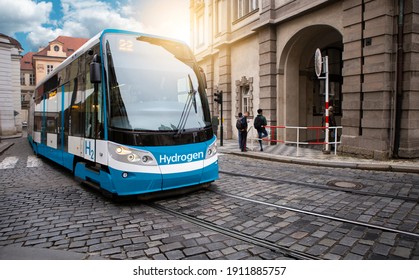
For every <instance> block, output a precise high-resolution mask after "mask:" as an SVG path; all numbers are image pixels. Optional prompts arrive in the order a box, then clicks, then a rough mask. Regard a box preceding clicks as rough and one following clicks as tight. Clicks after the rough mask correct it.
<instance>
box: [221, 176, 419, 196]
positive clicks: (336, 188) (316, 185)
mask: <svg viewBox="0 0 419 280" xmlns="http://www.w3.org/2000/svg"><path fill="white" fill-rule="evenodd" d="M219 173H221V174H226V175H229V176H235V177H244V178H249V179H255V180H264V181H271V182H277V183H281V184H292V185H298V186H304V187H309V188H314V189H323V190H334V191H342V192H346V193H351V194H357V195H369V196H378V197H385V198H391V199H401V200H404V201H409V202H415V203H418V202H419V198H414V197H409V196H402V195H392V194H385V193H373V192H369V191H366V190H357V189H351V188H341V187H334V186H330V185H320V184H314V183H306V182H298V181H292V180H286V179H275V178H269V177H262V176H254V175H248V174H242V173H234V172H230V171H221V170H220V171H219Z"/></svg>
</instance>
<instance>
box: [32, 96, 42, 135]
mask: <svg viewBox="0 0 419 280" xmlns="http://www.w3.org/2000/svg"><path fill="white" fill-rule="evenodd" d="M33 129H34V131H39V132H40V131H41V130H42V98H38V99H36V100H35V112H34V122H33Z"/></svg>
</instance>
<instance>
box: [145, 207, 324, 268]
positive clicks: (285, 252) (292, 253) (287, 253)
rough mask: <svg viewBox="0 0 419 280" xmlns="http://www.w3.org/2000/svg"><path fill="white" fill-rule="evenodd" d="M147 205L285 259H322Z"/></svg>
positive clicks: (166, 209)
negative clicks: (272, 252)
mask: <svg viewBox="0 0 419 280" xmlns="http://www.w3.org/2000/svg"><path fill="white" fill-rule="evenodd" d="M147 205H148V206H149V207H151V208H153V209H156V210H158V211H161V212H164V213H166V214H169V215H172V216H175V217H178V218H180V219H182V220H185V221H188V222H190V223H193V224H195V225H198V226H201V227H203V228H206V229H209V230H212V231H215V232H218V233H220V234H224V235H226V236H229V237H232V238H235V239H238V240H241V241H244V242H247V243H250V244H253V245H256V246H260V247H263V248H267V249H269V250H271V251H274V252H277V253H280V254H282V255H284V256H285V257H289V258H292V259H296V260H319V259H320V258H319V257H317V256H313V255H310V254H306V253H304V252H299V251H297V250H292V249H290V248H288V247H286V246H281V245H278V244H275V243H273V242H270V241H267V240H264V239H261V238H257V237H254V236H251V235H249V234H245V233H243V232H240V231H237V230H234V229H229V228H226V227H222V226H219V225H216V224H214V223H212V222H209V221H206V220H204V219H200V218H198V217H194V216H192V215H188V214H184V213H182V212H180V211H176V210H173V209H170V208H168V207H165V206H162V205H160V204H156V203H147Z"/></svg>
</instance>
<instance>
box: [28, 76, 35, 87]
mask: <svg viewBox="0 0 419 280" xmlns="http://www.w3.org/2000/svg"><path fill="white" fill-rule="evenodd" d="M29 85H31V86H34V85H35V74H29Z"/></svg>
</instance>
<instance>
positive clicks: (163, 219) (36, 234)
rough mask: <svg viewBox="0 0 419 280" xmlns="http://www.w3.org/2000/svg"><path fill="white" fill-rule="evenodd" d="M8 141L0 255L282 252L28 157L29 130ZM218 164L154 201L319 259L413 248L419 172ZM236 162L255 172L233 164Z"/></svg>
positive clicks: (2, 166)
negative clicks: (212, 176)
mask: <svg viewBox="0 0 419 280" xmlns="http://www.w3.org/2000/svg"><path fill="white" fill-rule="evenodd" d="M13 142H14V145H13V146H12V147H10V148H9V149H8V150H7V151H6V152H4V153H3V154H2V155H0V256H1V250H5V249H7V248H10V247H15V248H16V247H23V248H32V249H33V248H35V249H37V248H38V249H49V250H59V251H65V252H72V253H79V254H82V256H83V258H86V259H92V258H93V259H94V258H105V259H284V258H286V257H284V255H283V254H281V253H279V252H278V251H276V250H272V249H270V248H268V247H266V246H263V245H260V244H259V245H258V244H255V243H252V242H248V241H244V240H243V239H240V238H235V237H232V236H229V235H226V234H224V233H221V232H219V231H217V230H216V229H211V228H206V227H203V226H201V225H198V224H196V223H193V222H190V221H188V220H185V219H182V218H181V217H179V216H173V215H171V214H170V213H166V212H162V211H159V210H158V209H156V208H153V207H151V206H150V205H149V204H147V203H143V202H137V201H127V202H115V201H112V200H110V199H108V198H106V197H104V196H102V195H101V194H99V193H97V192H96V191H91V190H90V189H89V188H88V187H82V185H81V184H80V183H78V182H76V181H75V180H74V178H73V176H72V174H71V173H70V172H68V171H67V170H65V169H63V168H60V167H59V166H57V165H55V164H54V163H51V162H49V161H47V160H45V159H39V158H36V157H32V155H33V154H32V152H31V150H30V148H29V145H28V144H27V142H26V139H25V138H22V139H16V140H13ZM220 170H221V171H222V172H221V174H220V179H219V180H217V181H216V182H215V183H213V184H212V185H211V186H210V187H209V188H208V189H204V190H200V191H197V192H194V193H190V194H188V195H184V196H178V197H170V198H166V199H160V200H156V201H154V204H155V205H161V206H164V207H168V208H170V209H172V210H176V211H179V212H181V213H183V214H187V215H188V216H190V217H195V218H197V219H199V220H202V221H205V222H206V223H210V224H213V225H214V226H216V227H222V228H226V229H228V230H230V231H234V232H237V233H240V234H243V235H247V236H251V237H253V238H256V239H258V240H263V241H265V242H268V243H270V244H272V245H275V246H279V247H284V248H289V249H291V250H294V251H296V252H300V253H305V254H309V255H312V256H315V257H318V258H321V259H418V258H419V238H418V237H417V236H416V235H417V234H418V233H419V229H418V221H419V206H418V203H417V202H418V201H417V196H418V188H419V175H417V174H406V173H392V172H377V171H362V170H347V169H330V168H324V167H310V166H304V167H301V166H299V165H288V164H284V163H273V162H268V161H263V160H255V159H249V158H243V157H237V156H234V155H221V156H220ZM239 172H241V173H242V174H245V175H251V176H257V177H251V176H247V177H244V176H232V174H231V173H239ZM239 174H240V173H239ZM263 178H267V179H272V180H263ZM276 179H279V180H285V179H286V180H288V182H280V181H275V180H276ZM289 181H292V182H294V183H292V182H289ZM331 181H340V182H346V183H348V184H349V183H359V184H362V189H361V190H360V191H361V192H362V191H365V192H366V193H365V194H363V193H350V192H347V191H345V190H342V191H341V190H336V189H327V186H328V185H327V182H331ZM298 183H305V185H304V184H300V185H299V184H298ZM307 184H311V185H307ZM316 185H319V186H323V188H320V189H317V188H316ZM371 193H373V194H371ZM375 194H376V195H375ZM386 195H387V196H386ZM397 196H401V197H408V198H410V200H404V199H402V198H397ZM249 199H252V200H254V201H249ZM283 206H285V207H287V208H283ZM281 207H282V208H281ZM293 209H297V210H303V211H307V212H309V211H313V212H316V213H321V214H322V215H326V216H335V217H337V218H344V219H348V220H352V221H354V222H356V223H348V222H345V221H340V220H333V219H330V218H328V217H322V216H319V215H310V214H308V213H303V212H298V211H294V210H293ZM368 223H371V224H373V225H374V226H373V227H368V226H367V225H365V224H368ZM381 227H388V228H390V229H394V230H395V231H391V230H390V231H389V230H385V229H382V228H381ZM398 231H405V232H410V233H412V234H413V235H406V234H403V233H400V232H398Z"/></svg>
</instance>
